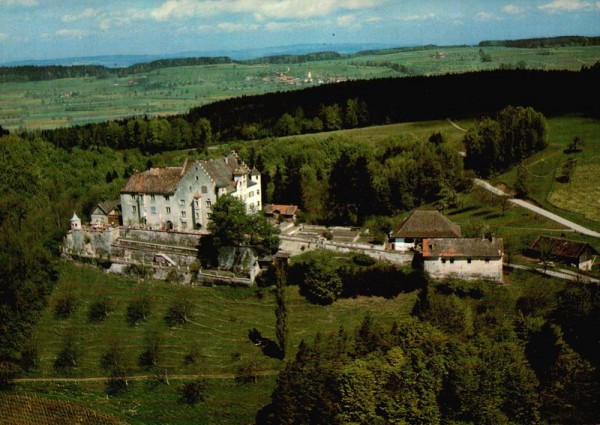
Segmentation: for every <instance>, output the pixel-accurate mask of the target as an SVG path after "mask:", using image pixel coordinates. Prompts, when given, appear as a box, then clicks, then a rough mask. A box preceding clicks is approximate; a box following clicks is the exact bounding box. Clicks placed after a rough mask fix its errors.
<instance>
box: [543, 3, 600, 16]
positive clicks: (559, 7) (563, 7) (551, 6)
mask: <svg viewBox="0 0 600 425" xmlns="http://www.w3.org/2000/svg"><path fill="white" fill-rule="evenodd" d="M596 5H598V3H596ZM593 7H594V5H592V4H591V3H588V2H585V1H581V0H554V1H553V2H551V3H546V4H543V5H541V6H539V7H538V9H540V10H544V11H546V12H550V13H556V12H573V11H576V10H586V9H591V8H593Z"/></svg>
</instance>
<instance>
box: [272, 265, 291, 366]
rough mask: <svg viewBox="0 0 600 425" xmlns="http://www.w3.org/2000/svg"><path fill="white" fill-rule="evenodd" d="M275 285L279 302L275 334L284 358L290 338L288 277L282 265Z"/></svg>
mask: <svg viewBox="0 0 600 425" xmlns="http://www.w3.org/2000/svg"><path fill="white" fill-rule="evenodd" d="M275 286H276V288H275V289H276V292H275V298H276V303H277V307H275V334H276V338H277V344H278V345H279V350H280V351H281V358H282V359H284V358H285V354H286V345H287V339H288V310H287V305H286V296H285V286H286V278H285V271H284V269H283V266H282V265H278V266H277V271H276V281H275Z"/></svg>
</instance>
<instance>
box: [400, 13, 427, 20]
mask: <svg viewBox="0 0 600 425" xmlns="http://www.w3.org/2000/svg"><path fill="white" fill-rule="evenodd" d="M433 18H435V13H427V14H426V15H408V16H403V17H401V18H400V20H401V21H405V22H411V21H425V20H427V19H433Z"/></svg>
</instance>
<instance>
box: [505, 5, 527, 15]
mask: <svg viewBox="0 0 600 425" xmlns="http://www.w3.org/2000/svg"><path fill="white" fill-rule="evenodd" d="M502 11H503V12H504V13H508V14H509V15H518V14H519V13H523V8H521V7H519V6H515V5H514V4H507V5H506V6H504V7H503V8H502Z"/></svg>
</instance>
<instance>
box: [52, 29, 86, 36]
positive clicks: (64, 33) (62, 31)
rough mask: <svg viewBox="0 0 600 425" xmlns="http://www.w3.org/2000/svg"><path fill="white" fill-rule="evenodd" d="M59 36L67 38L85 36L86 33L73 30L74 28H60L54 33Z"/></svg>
mask: <svg viewBox="0 0 600 425" xmlns="http://www.w3.org/2000/svg"><path fill="white" fill-rule="evenodd" d="M55 34H56V35H57V36H59V37H68V38H71V37H72V38H81V37H85V36H86V35H87V34H88V33H87V31H83V30H74V29H66V28H63V29H60V30H58V31H56V33H55Z"/></svg>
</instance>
